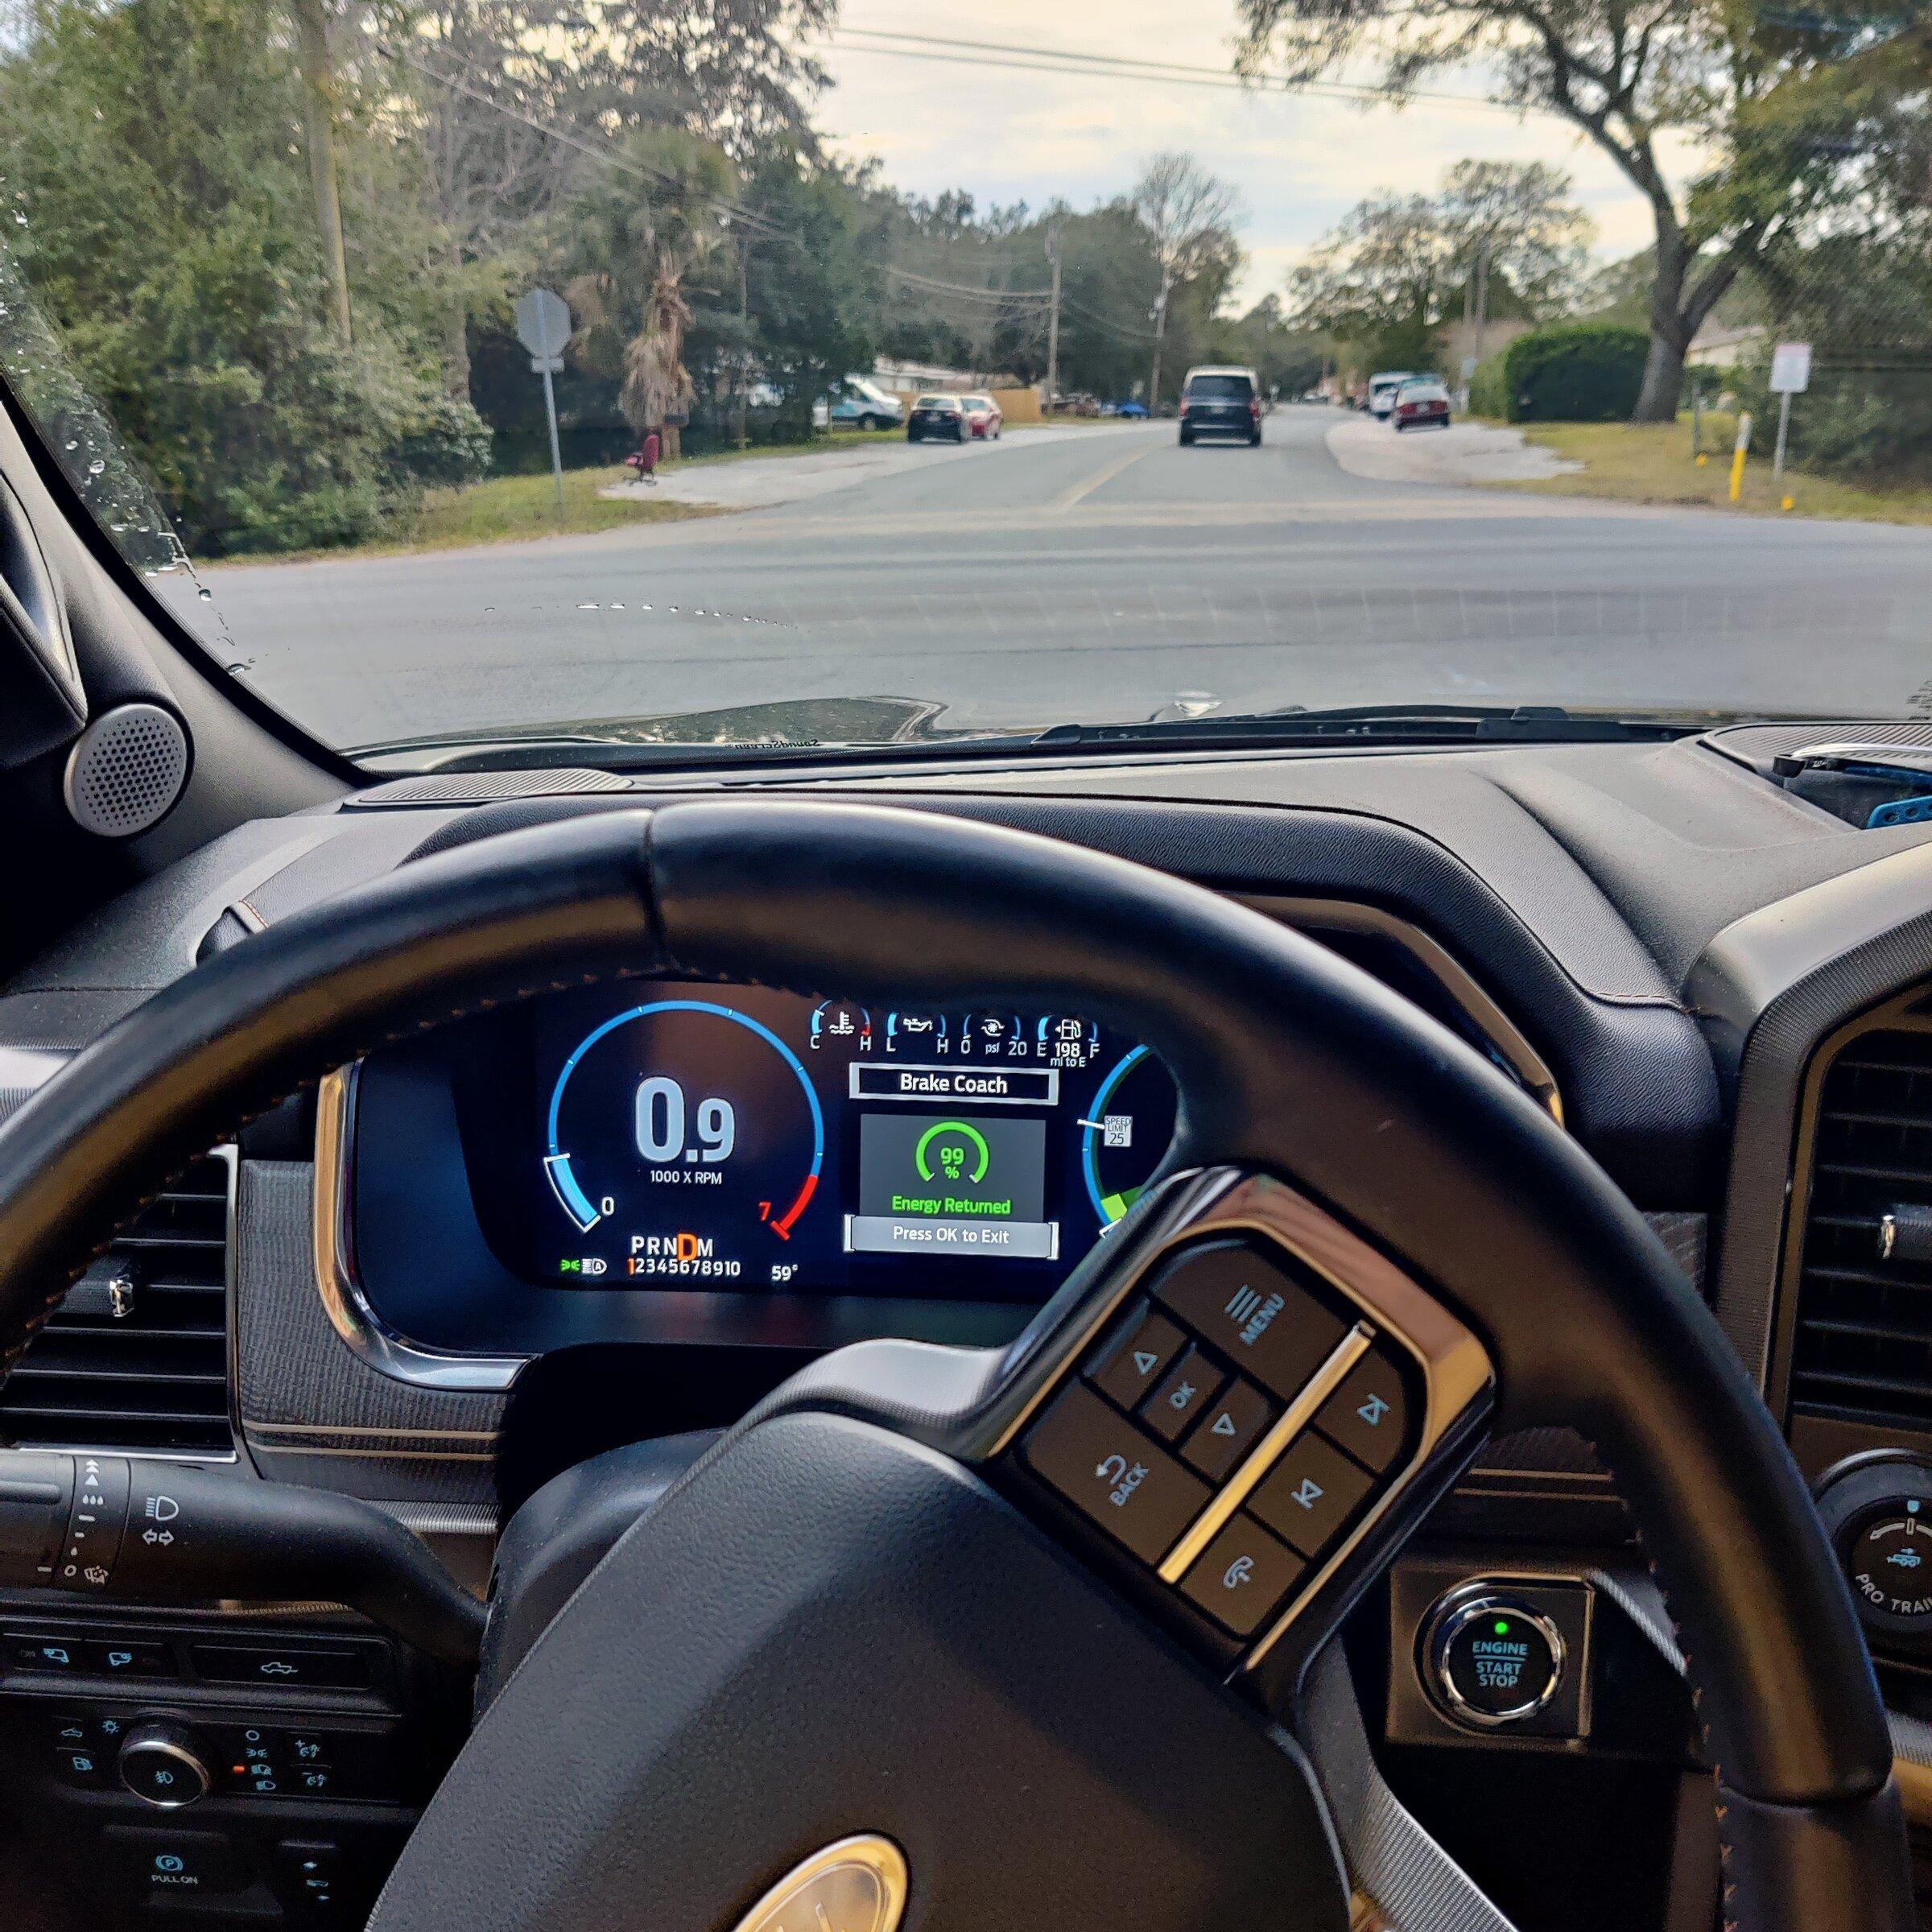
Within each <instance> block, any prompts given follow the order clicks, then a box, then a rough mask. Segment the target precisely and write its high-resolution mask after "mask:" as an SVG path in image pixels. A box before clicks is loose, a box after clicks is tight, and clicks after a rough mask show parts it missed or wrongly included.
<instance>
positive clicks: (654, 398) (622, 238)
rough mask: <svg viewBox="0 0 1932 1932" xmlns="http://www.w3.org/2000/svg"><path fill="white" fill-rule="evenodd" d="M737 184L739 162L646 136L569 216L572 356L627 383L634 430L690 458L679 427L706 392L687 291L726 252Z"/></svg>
mask: <svg viewBox="0 0 1932 1932" xmlns="http://www.w3.org/2000/svg"><path fill="white" fill-rule="evenodd" d="M736 192H737V170H736V169H735V168H734V167H733V166H732V163H731V161H730V159H729V156H727V155H725V152H724V151H723V150H722V149H721V148H719V147H715V146H713V145H712V143H711V142H708V141H704V140H700V138H697V137H696V135H692V134H682V133H679V132H678V131H677V130H673V129H662V128H660V129H647V130H638V131H637V132H635V133H634V134H631V135H630V136H629V137H628V138H626V139H625V142H624V143H623V146H622V147H621V149H620V150H619V151H618V165H617V167H613V168H611V169H609V171H605V172H604V173H601V174H600V175H598V176H597V179H595V180H592V181H591V182H590V183H588V184H586V186H585V187H584V189H583V190H582V192H580V193H579V194H578V195H577V196H576V198H575V200H573V201H572V204H571V206H570V208H569V211H568V223H569V232H568V239H567V242H566V244H565V254H566V258H567V260H568V262H569V263H570V264H571V265H572V266H573V267H574V268H575V270H576V273H575V274H574V275H572V278H571V279H570V281H569V282H568V284H567V286H566V287H565V289H564V295H565V297H566V299H568V302H569V303H570V306H571V308H572V312H573V313H574V314H575V315H576V317H577V324H578V326H577V332H576V335H575V336H572V338H571V344H570V350H569V353H570V356H571V358H572V361H575V362H576V365H577V366H578V367H579V368H580V369H585V370H588V372H589V373H591V374H594V375H601V376H604V377H606V378H609V379H611V380H613V381H614V382H617V383H618V384H619V388H618V392H617V406H618V407H619V408H620V409H621V410H622V411H623V412H624V419H625V422H626V423H629V424H630V427H632V428H633V429H634V430H635V431H637V432H638V435H639V436H643V435H644V434H645V433H646V431H649V430H651V429H659V430H661V431H663V439H664V454H665V455H666V456H676V455H677V454H678V453H679V435H678V431H677V428H676V427H675V425H674V424H672V423H670V422H669V421H668V420H667V419H668V418H670V417H671V416H673V415H681V414H683V412H684V411H686V410H687V409H688V408H689V407H690V405H691V399H692V398H693V396H694V395H695V394H696V389H695V387H694V386H693V384H692V382H691V372H690V371H689V370H688V369H687V368H686V367H685V366H684V336H685V331H686V330H687V328H689V327H690V325H691V304H690V303H689V302H688V301H687V299H686V298H685V292H684V291H685V287H686V283H687V281H689V280H691V279H695V278H696V276H697V275H700V273H701V272H702V270H704V267H705V266H707V265H708V263H709V262H710V261H711V260H712V258H713V257H714V256H715V255H716V254H717V253H718V251H719V250H720V246H721V245H722V243H723V241H724V238H725V229H726V220H725V217H727V216H728V215H729V212H730V208H731V203H732V198H733V195H734V194H735V193H736Z"/></svg>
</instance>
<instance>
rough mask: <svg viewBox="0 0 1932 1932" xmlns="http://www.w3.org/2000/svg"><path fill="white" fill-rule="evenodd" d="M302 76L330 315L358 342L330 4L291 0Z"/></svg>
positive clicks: (341, 332) (317, 0)
mask: <svg viewBox="0 0 1932 1932" xmlns="http://www.w3.org/2000/svg"><path fill="white" fill-rule="evenodd" d="M289 11H290V12H291V14H293V15H294V16H295V44H296V47H297V48H298V49H299V65H300V68H301V72H302V107H303V133H304V134H305V136H306V137H307V139H308V174H309V180H310V183H311V184H312V188H313V191H314V193H315V197H316V232H317V233H319V234H320V236H321V237H322V261H323V266H324V270H326V272H327V274H328V295H329V316H330V320H332V322H333V323H334V324H335V329H336V334H337V335H338V336H341V339H342V340H343V341H345V342H348V341H351V340H352V339H353V336H354V328H353V323H352V320H351V316H352V310H351V308H350V305H349V257H348V254H347V252H346V250H345V248H344V246H343V242H342V186H341V175H340V171H339V170H338V167H337V165H336V80H335V69H334V66H333V64H332V60H331V56H330V53H329V45H328V37H329V19H328V4H327V0H290V5H289Z"/></svg>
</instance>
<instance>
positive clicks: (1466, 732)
mask: <svg viewBox="0 0 1932 1932" xmlns="http://www.w3.org/2000/svg"><path fill="white" fill-rule="evenodd" d="M1728 721H1729V720H1728V718H1726V719H1723V720H1720V719H1719V717H1718V716H1716V715H1715V713H1714V714H1712V715H1711V716H1703V715H1701V714H1699V715H1697V716H1688V715H1679V716H1626V715H1624V714H1621V713H1611V712H1588V711H1584V712H1575V711H1569V710H1567V709H1565V708H1564V707H1563V706H1562V705H1560V704H1346V705H1335V706H1334V707H1332V708H1327V709H1316V710H1305V709H1302V708H1298V707H1293V706H1291V707H1290V708H1286V709H1284V710H1282V711H1257V712H1232V713H1229V714H1228V715H1225V716H1216V715H1211V716H1206V717H1196V718H1160V719H1155V720H1151V721H1149V722H1146V723H1143V724H1128V725H1055V726H1054V727H1053V729H1051V730H1050V731H1043V732H1042V733H1040V734H1039V735H1038V737H1035V738H1034V740H1033V743H1034V745H1036V746H1037V747H1038V749H1041V750H1042V751H1047V750H1101V749H1107V748H1108V747H1110V746H1113V745H1187V746H1190V747H1191V748H1193V749H1197V750H1203V751H1205V750H1214V751H1227V750H1239V749H1242V748H1244V747H1245V746H1249V745H1253V746H1257V747H1262V746H1267V747H1274V748H1280V747H1282V746H1285V745H1320V744H1328V743H1333V742H1336V741H1348V740H1351V739H1352V740H1357V741H1360V740H1364V739H1379V740H1381V741H1383V742H1384V743H1399V744H1405V745H1470V744H1495V745H1522V744H1543V745H1548V744H1577V743H1583V742H1588V741H1602V742H1606V743H1616V744H1629V743H1631V742H1633V741H1637V742H1644V743H1662V742H1664V741H1667V740H1669V739H1671V738H1681V737H1686V736H1687V735H1688V734H1689V733H1693V732H1699V731H1707V730H1709V729H1711V726H1712V725H1715V724H1718V723H1719V722H1728Z"/></svg>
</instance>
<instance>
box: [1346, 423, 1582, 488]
mask: <svg viewBox="0 0 1932 1932" xmlns="http://www.w3.org/2000/svg"><path fill="white" fill-rule="evenodd" d="M1328 453H1329V455H1331V456H1333V457H1334V458H1335V461H1336V462H1338V463H1339V464H1341V466H1342V468H1343V469H1345V470H1347V471H1348V473H1349V475H1351V476H1352V477H1372V478H1373V480H1374V481H1377V482H1378V483H1535V482H1541V481H1543V480H1544V479H1545V478H1546V477H1565V476H1571V475H1574V474H1575V473H1576V472H1577V471H1578V470H1580V469H1582V468H1583V464H1580V463H1571V462H1566V461H1565V460H1563V457H1561V456H1557V455H1556V454H1554V452H1552V451H1550V450H1547V449H1543V448H1538V446H1537V445H1536V444H1533V443H1525V441H1524V440H1523V432H1522V431H1521V430H1520V429H1490V428H1488V427H1485V426H1484V425H1483V424H1482V423H1453V424H1451V427H1449V428H1447V429H1410V430H1403V431H1399V432H1398V431H1395V430H1393V429H1391V428H1389V426H1388V425H1387V424H1386V423H1378V422H1377V421H1375V420H1374V419H1373V418H1372V417H1369V416H1367V415H1356V416H1351V417H1350V418H1349V419H1348V421H1346V422H1344V423H1336V424H1335V427H1334V428H1332V429H1331V430H1330V431H1329V432H1328Z"/></svg>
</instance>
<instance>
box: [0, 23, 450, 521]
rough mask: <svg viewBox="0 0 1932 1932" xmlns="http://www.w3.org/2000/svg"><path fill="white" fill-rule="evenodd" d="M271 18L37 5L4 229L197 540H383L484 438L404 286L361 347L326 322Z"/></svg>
mask: <svg viewBox="0 0 1932 1932" xmlns="http://www.w3.org/2000/svg"><path fill="white" fill-rule="evenodd" d="M261 27H262V10H261V8H260V6H258V5H257V4H254V0H125V3H124V4H122V5H118V6H109V7H101V6H96V5H94V4H93V3H92V0H34V4H32V5H31V6H29V7H28V8H27V9H25V10H23V11H22V12H21V13H20V14H19V15H18V16H17V19H16V22H15V23H14V35H13V37H12V38H11V39H10V43H9V44H8V47H7V51H6V55H5V56H4V57H3V58H0V175H3V176H4V177H5V178H6V181H7V183H8V185H9V188H10V190H11V191H12V192H14V193H15V194H17V195H18V196H19V213H20V214H21V215H22V216H23V217H24V221H23V224H21V225H10V226H9V228H8V229H7V230H6V238H5V242H4V246H6V247H7V248H8V249H9V250H10V252H11V254H13V256H14V259H15V262H16V263H17V266H18V268H19V271H20V274H21V275H22V277H23V279H24V281H25V282H26V283H27V286H28V287H30V288H31V290H32V291H33V293H34V295H35V299H36V300H37V301H38V303H39V304H40V305H41V306H42V308H43V312H44V314H45V316H46V319H47V321H48V322H49V324H51V325H52V328H53V330H54V332H55V333H56V336H58V338H59V340H60V342H61V344H62V345H63V346H64V349H65V351H66V353H68V356H69V357H71V358H72V361H73V364H74V365H75V368H76V371H77V374H78V375H79V377H80V378H81V382H83V384H84V385H85V387H86V389H87V390H89V391H90V392H91V393H92V394H93V395H94V396H95V397H97V398H98V399H99V401H100V402H101V404H102V405H103V406H104V407H105V410H106V411H107V414H108V415H109V417H110V418H111V419H113V420H114V422H115V423H117V425H118V427H119V429H120V431H121V432H122V435H123V436H124V437H125V438H126V441H127V443H128V444H129V445H130V448H131V450H132V452H134V456H135V458H136V459H137V460H138V462H139V463H140V464H141V465H142V468H144V469H146V471H147V473H148V474H149V475H150V476H151V478H152V479H153V481H154V483H155V486H156V489H157V493H159V496H160V497H161V499H162V501H163V503H164V505H165V506H166V507H167V510H168V512H169V514H171V517H172V518H174V520H175V523H176V525H177V526H178V527H179V529H180V532H181V535H182V536H183V538H184V540H185V541H186V542H187V543H188V545H189V546H190V547H192V548H193V549H195V550H196V551H201V552H204V553H219V552H221V551H237V550H262V549H283V548H298V547H308V546H310V545H314V544H320V543H336V542H345V541H351V540H353V539H357V538H359V537H363V536H367V535H371V534H373V532H374V530H377V529H378V528H379V527H380V526H382V522H383V521H384V519H385V518H386V517H387V516H388V515H389V514H391V513H392V512H393V511H394V510H395V509H396V508H397V507H398V506H399V505H400V504H402V503H403V502H406V501H407V500H408V499H409V497H411V494H412V493H413V491H414V490H415V488H416V487H417V486H418V485H419V482H420V480H421V478H422V477H423V473H425V472H426V471H427V472H428V473H433V474H434V475H435V476H436V477H437V479H438V480H445V479H448V478H449V477H452V476H456V477H460V476H461V475H464V474H467V473H473V469H474V465H475V464H476V462H477V460H478V458H479V456H480V454H481V441H482V439H481V432H480V425H478V423H477V419H476V418H475V416H474V415H473V413H472V412H470V411H469V410H468V409H467V408H464V409H462V410H456V409H453V408H452V407H450V406H449V405H448V403H446V402H445V401H444V399H443V398H441V397H440V394H438V392H437V389H436V385H435V383H434V382H433V378H431V374H430V371H429V370H428V369H426V368H425V367H424V365H423V361H421V360H420V358H419V329H418V325H419V322H420V320H421V316H420V311H419V310H418V309H415V308H412V305H411V290H410V288H409V287H408V286H407V280H406V279H402V278H399V277H398V276H396V275H393V274H390V275H388V280H389V282H390V287H388V288H387V289H386V291H384V293H383V295H382V298H381V299H379V300H377V301H373V302H366V303H363V304H361V309H360V320H359V322H358V327H357V341H356V343H355V344H354V345H353V347H352V346H351V345H347V344H345V343H344V342H343V341H341V339H340V338H339V336H337V335H336V332H334V330H333V328H332V326H331V324H330V322H329V320H328V317H329V312H330V295H329V288H330V275H329V270H328V265H327V262H325V259H324V243H323V239H322V237H321V236H320V234H319V233H318V232H317V226H316V219H315V213H316V210H315V203H314V198H313V188H312V181H311V180H310V178H309V175H308V168H307V166H306V163H305V161H304V159H303V150H302V146H301V143H300V142H299V139H298V138H297V137H298V135H299V130H301V128H302V126H303V113H304V90H303V81H302V77H301V75H300V72H299V68H298V66H297V64H296V60H295V52H294V49H293V47H292V45H291V37H290V36H289V35H287V34H286V33H284V34H283V35H280V36H276V35H267V34H264V33H262V31H261ZM349 125H350V126H352V127H353V122H351V123H349ZM345 164H346V165H348V166H349V167H350V169H351V172H352V177H353V171H354V170H357V169H359V168H361V166H362V165H363V160H362V158H361V156H360V155H356V154H351V155H346V156H345ZM371 164H372V165H373V164H374V163H371ZM348 204H349V206H351V207H353V200H349V203H348ZM378 226H380V225H378ZM375 259H377V260H378V262H381V264H382V266H383V268H384V270H386V271H387V270H390V269H391V268H392V267H393V264H392V263H391V262H390V261H389V260H388V258H384V257H381V256H380V255H378V257H376V258H375Z"/></svg>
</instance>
